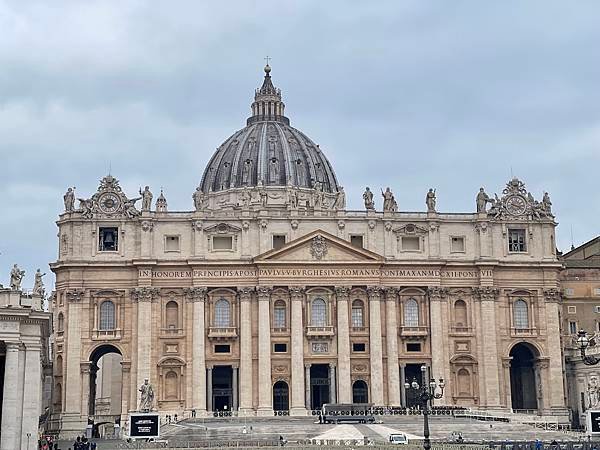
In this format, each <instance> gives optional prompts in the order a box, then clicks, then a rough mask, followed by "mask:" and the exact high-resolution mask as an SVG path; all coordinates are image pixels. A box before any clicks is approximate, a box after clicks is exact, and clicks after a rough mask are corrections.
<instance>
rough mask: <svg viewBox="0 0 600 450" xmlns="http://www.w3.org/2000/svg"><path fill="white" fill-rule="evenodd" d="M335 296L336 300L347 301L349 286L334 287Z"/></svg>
mask: <svg viewBox="0 0 600 450" xmlns="http://www.w3.org/2000/svg"><path fill="white" fill-rule="evenodd" d="M335 295H336V297H337V298H338V300H348V296H349V295H350V286H336V287H335Z"/></svg>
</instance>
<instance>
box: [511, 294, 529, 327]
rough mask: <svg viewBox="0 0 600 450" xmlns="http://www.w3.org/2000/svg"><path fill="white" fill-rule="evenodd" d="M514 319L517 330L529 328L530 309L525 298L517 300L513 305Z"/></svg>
mask: <svg viewBox="0 0 600 450" xmlns="http://www.w3.org/2000/svg"><path fill="white" fill-rule="evenodd" d="M513 316H514V317H513V319H514V324H515V328H516V329H517V330H525V329H527V328H529V311H528V307H527V302H525V300H521V299H519V300H517V301H515V304H514V305H513Z"/></svg>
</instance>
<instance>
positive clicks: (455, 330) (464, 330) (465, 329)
mask: <svg viewBox="0 0 600 450" xmlns="http://www.w3.org/2000/svg"><path fill="white" fill-rule="evenodd" d="M451 332H452V333H465V334H466V333H472V332H473V328H472V327H452V328H451Z"/></svg>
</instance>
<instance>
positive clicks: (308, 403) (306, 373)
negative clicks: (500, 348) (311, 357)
mask: <svg viewBox="0 0 600 450" xmlns="http://www.w3.org/2000/svg"><path fill="white" fill-rule="evenodd" d="M304 379H305V380H306V386H305V392H304V395H305V398H306V409H308V410H310V409H311V408H312V405H311V403H312V402H311V401H310V400H311V399H310V364H306V365H305V366H304Z"/></svg>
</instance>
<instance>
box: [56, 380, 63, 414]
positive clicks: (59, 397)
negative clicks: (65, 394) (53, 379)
mask: <svg viewBox="0 0 600 450" xmlns="http://www.w3.org/2000/svg"><path fill="white" fill-rule="evenodd" d="M54 405H55V409H56V410H55V411H54V412H61V411H62V385H61V384H60V383H56V389H55V390H54Z"/></svg>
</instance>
